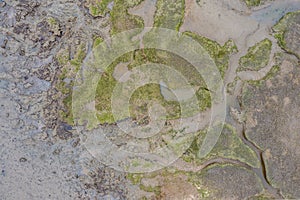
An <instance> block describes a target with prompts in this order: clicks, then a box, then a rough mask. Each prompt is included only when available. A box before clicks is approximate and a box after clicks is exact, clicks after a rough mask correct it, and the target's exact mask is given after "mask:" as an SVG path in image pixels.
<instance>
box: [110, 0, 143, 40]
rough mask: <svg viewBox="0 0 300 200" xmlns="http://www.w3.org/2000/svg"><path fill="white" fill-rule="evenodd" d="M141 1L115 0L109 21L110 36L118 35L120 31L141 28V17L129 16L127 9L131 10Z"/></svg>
mask: <svg viewBox="0 0 300 200" xmlns="http://www.w3.org/2000/svg"><path fill="white" fill-rule="evenodd" d="M141 2H142V0H125V1H124V0H115V1H114V7H113V9H112V11H111V12H110V14H111V16H110V20H111V24H112V28H111V34H116V33H120V32H122V31H126V30H130V29H134V28H142V27H143V26H144V21H143V19H142V18H141V17H139V16H136V15H131V14H129V12H128V9H129V8H132V7H134V6H136V5H138V4H140V3H141Z"/></svg>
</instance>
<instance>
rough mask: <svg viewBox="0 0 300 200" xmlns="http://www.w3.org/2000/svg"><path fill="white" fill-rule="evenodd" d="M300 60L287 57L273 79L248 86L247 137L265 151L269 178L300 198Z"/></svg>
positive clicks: (245, 97)
mask: <svg viewBox="0 0 300 200" xmlns="http://www.w3.org/2000/svg"><path fill="white" fill-rule="evenodd" d="M299 77H300V70H299V62H298V61H297V60H295V59H292V58H286V59H283V62H282V65H281V67H280V72H278V73H277V74H276V75H275V76H274V77H273V78H271V79H269V80H266V81H264V82H263V83H261V84H260V85H256V86H254V85H251V84H250V85H247V86H245V87H244V90H243V91H244V92H243V100H242V105H243V108H244V109H245V110H246V118H247V120H246V136H247V138H249V140H251V141H253V142H254V143H255V144H256V145H257V146H258V147H259V148H260V149H261V150H262V151H263V159H264V161H265V163H266V170H267V179H268V181H269V182H270V183H271V184H272V185H273V186H274V187H276V188H280V189H281V191H282V193H283V194H284V196H285V197H286V198H299V197H300V196H299V194H300V193H299V192H300V191H299V187H298V186H299V185H300V177H299V173H298V172H299V171H298V169H297V168H298V166H299V164H300V159H299V158H300V157H299V153H298V152H299V145H298V141H299V139H300V137H299V126H298V123H297V119H298V118H299V116H300V112H299V109H298V108H299V105H300V101H299V92H300V91H299V84H300V79H299Z"/></svg>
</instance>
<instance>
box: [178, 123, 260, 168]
mask: <svg viewBox="0 0 300 200" xmlns="http://www.w3.org/2000/svg"><path fill="white" fill-rule="evenodd" d="M204 137H205V132H200V133H199V135H198V137H197V138H196V139H195V140H194V142H193V143H192V145H191V147H190V148H189V149H188V150H187V151H186V152H185V153H184V155H183V156H182V158H183V160H185V161H186V162H195V163H198V164H201V163H203V162H204V161H206V160H210V159H213V158H218V157H222V158H229V159H235V160H239V161H241V162H244V163H247V164H248V165H250V166H252V167H256V168H258V167H259V160H258V158H257V156H256V154H255V152H254V151H253V150H252V149H250V148H249V147H248V146H247V145H245V144H244V143H243V142H242V140H241V139H240V138H239V137H238V135H237V134H236V132H235V130H234V128H233V127H231V126H230V125H228V124H226V125H225V126H224V129H223V131H222V133H221V135H220V137H219V139H218V142H217V144H216V145H215V146H214V148H213V149H212V151H211V152H210V153H209V154H208V155H207V156H206V157H205V158H204V159H200V158H199V157H198V153H199V149H200V146H201V145H202V143H203V141H204Z"/></svg>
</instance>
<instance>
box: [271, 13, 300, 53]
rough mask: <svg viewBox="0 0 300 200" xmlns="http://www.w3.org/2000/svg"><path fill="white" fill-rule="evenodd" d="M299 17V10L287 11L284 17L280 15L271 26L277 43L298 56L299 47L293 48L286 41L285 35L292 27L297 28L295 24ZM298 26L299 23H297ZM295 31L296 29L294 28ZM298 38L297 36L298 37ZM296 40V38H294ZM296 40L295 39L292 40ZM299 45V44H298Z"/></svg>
mask: <svg viewBox="0 0 300 200" xmlns="http://www.w3.org/2000/svg"><path fill="white" fill-rule="evenodd" d="M299 19H300V11H296V12H290V13H287V14H286V15H285V16H284V17H282V18H281V19H280V20H279V22H278V23H277V24H276V25H275V26H273V27H272V29H273V31H274V37H275V38H276V39H277V43H278V45H279V46H280V47H281V48H283V49H284V50H286V51H287V52H288V53H291V54H294V55H295V56H297V57H298V58H300V55H299V49H298V50H297V49H295V48H294V47H292V45H291V44H288V43H287V40H286V39H287V35H288V33H289V32H290V31H291V29H292V28H295V29H296V28H297V27H296V24H297V23H298V22H299ZM298 26H299V24H298ZM296 32H297V30H296ZM298 38H299V37H298ZM295 39H296V40H297V38H295ZM293 42H297V41H293ZM298 46H299V45H298ZM296 48H298V47H296Z"/></svg>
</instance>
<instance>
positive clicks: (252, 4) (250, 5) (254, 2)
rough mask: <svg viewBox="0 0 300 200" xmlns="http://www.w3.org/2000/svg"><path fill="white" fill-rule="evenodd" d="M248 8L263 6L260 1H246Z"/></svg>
mask: <svg viewBox="0 0 300 200" xmlns="http://www.w3.org/2000/svg"><path fill="white" fill-rule="evenodd" d="M244 1H245V3H246V5H247V6H248V7H253V6H259V5H260V4H261V1H260V0H244Z"/></svg>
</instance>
